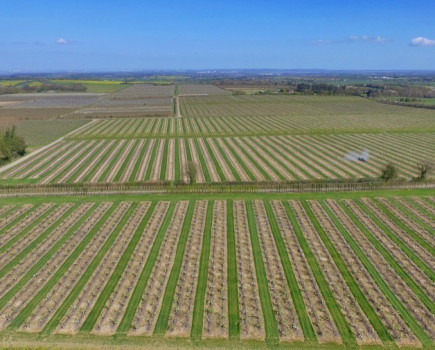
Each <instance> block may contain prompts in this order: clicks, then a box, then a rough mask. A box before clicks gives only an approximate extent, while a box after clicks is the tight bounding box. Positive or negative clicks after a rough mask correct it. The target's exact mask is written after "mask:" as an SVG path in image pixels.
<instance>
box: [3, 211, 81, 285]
mask: <svg viewBox="0 0 435 350" xmlns="http://www.w3.org/2000/svg"><path fill="white" fill-rule="evenodd" d="M77 207H78V203H76V204H75V205H73V206H72V207H71V208H70V209H68V210H67V211H66V212H65V214H63V215H62V216H61V217H60V218H58V219H57V220H56V221H55V222H53V223H52V225H51V226H50V227H48V228H47V229H45V230H44V231H43V232H42V233H41V234H40V235H39V236H38V237H37V238H36V239H34V240H33V242H31V243H30V244H29V245H28V246H25V247H24V248H23V250H22V251H21V252H20V253H19V254H18V255H16V256H15V258H13V259H12V260H11V261H9V263H8V264H6V265H5V266H4V267H3V268H2V269H1V270H0V278H2V277H3V276H4V275H5V274H6V273H8V271H10V270H11V269H12V268H13V267H14V266H15V265H16V264H17V263H18V262H20V261H21V260H22V259H23V258H24V257H25V256H26V255H27V254H29V253H30V252H31V251H32V250H33V249H34V248H35V247H36V246H38V244H40V243H41V242H43V241H44V240H45V239H46V238H47V237H48V236H49V235H50V234H51V233H52V232H53V231H54V230H56V229H57V227H58V225H59V224H60V223H61V222H63V221H64V220H66V219H67V218H68V216H69V215H71V213H72V212H73V211H74V210H75V209H77ZM53 209H54V208H53ZM50 214H51V211H50V212H48V213H45V215H44V217H48V216H49V215H50ZM35 225H37V224H35ZM35 225H34V226H35ZM15 238H16V237H15ZM8 243H9V242H8ZM2 248H3V247H2Z"/></svg>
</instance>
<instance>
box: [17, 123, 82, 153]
mask: <svg viewBox="0 0 435 350" xmlns="http://www.w3.org/2000/svg"><path fill="white" fill-rule="evenodd" d="M89 122H90V120H22V121H20V122H19V123H18V125H17V133H18V134H19V135H20V136H22V137H24V139H25V140H26V143H27V145H28V146H29V148H30V149H35V148H39V147H41V146H44V145H46V144H49V143H50V142H53V141H54V140H57V139H58V138H59V137H62V136H64V135H66V134H68V133H69V132H71V131H73V130H76V129H78V128H79V127H81V126H83V125H85V124H87V123H89Z"/></svg>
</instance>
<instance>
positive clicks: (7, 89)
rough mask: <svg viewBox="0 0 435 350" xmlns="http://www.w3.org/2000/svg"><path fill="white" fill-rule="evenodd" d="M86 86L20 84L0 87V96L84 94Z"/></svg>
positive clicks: (77, 84)
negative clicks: (58, 93) (50, 92)
mask: <svg viewBox="0 0 435 350" xmlns="http://www.w3.org/2000/svg"><path fill="white" fill-rule="evenodd" d="M86 89H87V87H86V86H84V85H83V84H80V83H72V84H56V83H43V84H34V85H30V84H20V85H17V86H0V95H5V94H22V93H35V92H47V91H58V92H85V91H86Z"/></svg>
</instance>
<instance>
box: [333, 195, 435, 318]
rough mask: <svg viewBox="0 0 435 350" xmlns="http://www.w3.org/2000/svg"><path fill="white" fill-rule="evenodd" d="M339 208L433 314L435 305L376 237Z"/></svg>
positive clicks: (341, 204)
mask: <svg viewBox="0 0 435 350" xmlns="http://www.w3.org/2000/svg"><path fill="white" fill-rule="evenodd" d="M337 203H338V204H339V205H340V206H341V208H342V209H343V210H344V212H345V213H346V215H347V216H348V217H349V218H350V219H351V220H352V221H353V222H354V223H355V225H357V226H358V228H359V229H360V231H361V232H362V233H363V234H364V235H365V236H366V238H367V239H368V240H369V241H370V243H371V244H372V245H373V246H374V247H375V248H376V249H377V250H378V252H379V253H380V254H381V255H382V256H383V257H384V258H385V260H386V261H388V263H389V264H390V266H391V267H392V268H393V269H394V271H395V272H396V273H397V274H398V275H399V276H400V278H401V279H402V280H403V281H404V282H405V283H406V284H407V285H408V287H409V288H411V290H412V291H413V292H414V293H415V295H417V296H418V297H419V299H420V300H421V301H422V303H423V304H424V305H425V306H426V307H427V308H428V309H429V310H430V311H431V312H432V313H435V304H434V303H433V302H432V301H431V300H430V298H429V297H428V296H427V295H426V294H425V293H424V292H423V291H422V290H421V288H420V287H419V285H418V284H417V283H415V281H414V279H413V278H411V277H410V276H409V275H408V273H407V272H406V271H405V270H404V269H403V268H402V266H401V265H400V264H399V263H398V262H397V261H396V260H395V259H394V257H393V256H392V255H391V254H390V252H389V251H388V249H386V248H385V247H384V246H383V245H382V244H381V243H380V242H379V241H378V240H377V238H376V237H374V236H373V234H372V233H371V232H370V230H368V229H367V228H366V227H365V225H364V223H363V222H362V221H361V220H360V219H359V218H357V217H356V216H355V214H354V213H353V212H352V211H351V210H350V209H349V208H348V207H347V206H346V205H344V204H343V203H340V202H337Z"/></svg>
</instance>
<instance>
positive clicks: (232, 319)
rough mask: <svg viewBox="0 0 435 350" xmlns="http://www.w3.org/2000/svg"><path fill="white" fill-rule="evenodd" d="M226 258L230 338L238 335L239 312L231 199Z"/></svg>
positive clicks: (228, 206) (228, 207) (228, 210)
mask: <svg viewBox="0 0 435 350" xmlns="http://www.w3.org/2000/svg"><path fill="white" fill-rule="evenodd" d="M227 259H228V262H227V265H228V266H227V276H228V281H227V283H228V321H229V337H230V339H238V338H239V337H240V314H239V292H238V282H237V256H236V236H235V232H234V208H233V200H232V199H230V200H228V201H227Z"/></svg>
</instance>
